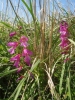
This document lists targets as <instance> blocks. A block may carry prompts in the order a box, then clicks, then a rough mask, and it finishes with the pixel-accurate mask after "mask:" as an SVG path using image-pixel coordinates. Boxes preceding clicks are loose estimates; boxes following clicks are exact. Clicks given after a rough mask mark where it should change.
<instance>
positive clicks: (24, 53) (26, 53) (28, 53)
mask: <svg viewBox="0 0 75 100" xmlns="http://www.w3.org/2000/svg"><path fill="white" fill-rule="evenodd" d="M28 55H29V56H31V55H32V52H31V51H30V50H28V49H26V48H24V49H23V52H22V56H28Z"/></svg>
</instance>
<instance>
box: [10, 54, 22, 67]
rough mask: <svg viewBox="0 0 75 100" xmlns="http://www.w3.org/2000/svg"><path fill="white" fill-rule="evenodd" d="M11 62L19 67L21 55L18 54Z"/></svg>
mask: <svg viewBox="0 0 75 100" xmlns="http://www.w3.org/2000/svg"><path fill="white" fill-rule="evenodd" d="M10 61H11V62H14V65H13V66H16V67H19V63H20V54H17V55H16V56H14V57H12V58H11V59H10Z"/></svg>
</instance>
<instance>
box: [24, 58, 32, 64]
mask: <svg viewBox="0 0 75 100" xmlns="http://www.w3.org/2000/svg"><path fill="white" fill-rule="evenodd" d="M24 61H25V63H26V65H28V66H31V58H30V56H26V57H25V58H24Z"/></svg>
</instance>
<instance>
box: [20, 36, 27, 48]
mask: <svg viewBox="0 0 75 100" xmlns="http://www.w3.org/2000/svg"><path fill="white" fill-rule="evenodd" d="M27 42H28V38H27V37H25V36H21V38H20V43H21V46H23V47H25V48H26V47H27V46H28V43H27Z"/></svg>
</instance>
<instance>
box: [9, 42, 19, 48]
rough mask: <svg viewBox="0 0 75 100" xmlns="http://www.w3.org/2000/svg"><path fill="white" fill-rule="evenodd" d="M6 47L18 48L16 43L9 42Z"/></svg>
mask: <svg viewBox="0 0 75 100" xmlns="http://www.w3.org/2000/svg"><path fill="white" fill-rule="evenodd" d="M7 46H9V47H12V46H15V47H16V46H18V42H9V43H8V44H7Z"/></svg>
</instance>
